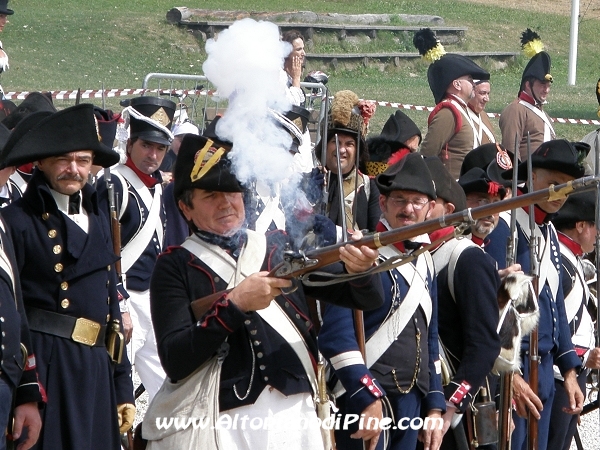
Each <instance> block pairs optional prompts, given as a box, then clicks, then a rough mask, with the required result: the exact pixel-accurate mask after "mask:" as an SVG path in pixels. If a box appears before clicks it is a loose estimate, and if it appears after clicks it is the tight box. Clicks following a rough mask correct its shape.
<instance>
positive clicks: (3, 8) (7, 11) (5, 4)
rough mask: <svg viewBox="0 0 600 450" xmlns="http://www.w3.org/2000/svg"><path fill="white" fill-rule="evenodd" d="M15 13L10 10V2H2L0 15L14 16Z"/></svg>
mask: <svg viewBox="0 0 600 450" xmlns="http://www.w3.org/2000/svg"><path fill="white" fill-rule="evenodd" d="M14 13H15V12H14V11H13V10H12V9H8V0H0V14H6V15H7V16H12V15H13V14H14Z"/></svg>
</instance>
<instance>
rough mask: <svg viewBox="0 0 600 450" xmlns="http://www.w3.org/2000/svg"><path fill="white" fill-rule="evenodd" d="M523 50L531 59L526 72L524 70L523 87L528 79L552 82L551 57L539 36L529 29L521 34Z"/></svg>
mask: <svg viewBox="0 0 600 450" xmlns="http://www.w3.org/2000/svg"><path fill="white" fill-rule="evenodd" d="M521 49H522V50H523V53H524V54H525V55H526V56H528V57H529V58H531V59H530V60H529V62H528V63H527V65H526V66H525V70H523V76H522V77H521V87H522V86H523V82H524V81H525V80H526V79H528V78H535V79H536V80H539V81H550V82H552V81H553V80H552V75H550V68H551V67H552V63H551V60H550V55H549V54H548V53H546V52H545V51H544V50H543V49H544V43H543V42H542V40H541V38H540V36H539V34H537V33H536V32H535V31H533V30H531V29H530V28H527V29H526V30H525V31H524V32H523V33H521Z"/></svg>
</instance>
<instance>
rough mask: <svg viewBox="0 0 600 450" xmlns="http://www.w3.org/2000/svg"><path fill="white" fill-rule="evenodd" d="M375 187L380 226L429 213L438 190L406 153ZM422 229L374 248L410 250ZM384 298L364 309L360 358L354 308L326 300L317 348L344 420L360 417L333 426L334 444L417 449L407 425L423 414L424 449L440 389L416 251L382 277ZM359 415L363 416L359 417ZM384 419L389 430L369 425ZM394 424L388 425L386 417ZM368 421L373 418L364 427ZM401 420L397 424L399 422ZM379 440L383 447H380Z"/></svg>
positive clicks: (432, 432)
mask: <svg viewBox="0 0 600 450" xmlns="http://www.w3.org/2000/svg"><path fill="white" fill-rule="evenodd" d="M376 183H377V187H378V188H379V191H380V192H381V195H380V197H379V206H380V207H381V211H382V216H381V219H380V221H379V223H378V224H377V226H376V230H377V231H379V232H382V231H386V230H391V229H396V228H402V227H405V226H409V225H413V224H416V223H420V222H423V221H425V220H427V219H428V218H430V214H431V211H432V210H433V208H434V206H435V198H436V192H435V187H434V185H433V181H432V179H431V175H430V173H429V169H428V168H427V165H426V164H425V162H424V161H423V158H422V156H421V155H419V154H418V153H410V154H408V155H407V156H406V157H404V158H403V159H402V160H400V161H399V162H397V163H396V164H394V165H392V166H390V167H389V168H388V169H387V170H386V171H385V172H384V173H382V174H380V175H378V176H377V178H376ZM428 242H429V237H428V236H427V235H422V236H417V237H415V238H414V239H411V240H410V241H404V242H399V243H397V244H395V245H390V246H386V247H382V248H380V255H381V258H380V259H381V261H382V262H383V261H385V260H387V259H389V258H391V257H396V256H398V254H405V255H409V254H411V253H413V252H415V251H417V249H419V248H421V246H422V243H428ZM381 279H382V284H383V288H384V293H385V295H386V297H385V302H384V304H383V306H381V307H380V308H378V309H376V310H373V311H369V312H365V313H364V324H365V336H366V338H367V343H366V360H365V358H363V356H362V355H361V353H360V351H359V350H358V349H359V347H358V344H357V340H356V336H355V333H354V324H353V318H352V311H351V310H349V309H346V308H341V307H338V306H334V305H327V306H326V308H325V310H324V312H323V326H322V328H321V331H320V334H319V347H320V350H321V352H322V353H323V355H324V356H325V357H326V358H327V359H329V361H330V362H331V364H332V366H333V368H334V369H335V375H336V377H337V380H338V382H337V385H336V386H335V389H334V393H335V394H336V396H337V397H338V399H337V405H338V406H339V407H340V413H341V414H342V415H343V417H344V419H343V420H342V422H344V420H346V418H349V417H351V415H352V414H354V415H356V417H357V418H358V417H362V420H361V423H360V424H359V423H358V422H355V423H352V424H350V426H349V427H343V428H345V429H342V430H337V431H336V443H337V447H338V448H343V449H349V450H354V449H358V450H362V448H363V447H362V445H363V443H362V440H370V446H369V450H374V449H383V448H386V449H392V450H401V449H407V448H415V447H416V445H417V438H418V435H419V430H418V429H414V428H413V427H409V426H407V424H408V423H409V421H411V420H413V419H417V420H419V419H420V418H421V414H424V415H425V416H427V417H428V418H430V419H434V420H432V421H430V422H429V424H430V426H429V427H428V429H427V430H421V433H422V439H423V440H424V443H425V445H424V447H425V449H430V450H436V449H438V448H439V446H440V444H441V438H442V423H443V422H442V419H441V416H442V414H443V412H444V411H445V401H444V395H443V393H442V385H441V378H440V371H439V367H440V366H439V361H438V357H439V351H438V337H437V301H436V285H435V281H434V269H433V261H432V260H431V256H430V255H429V253H428V252H422V253H420V254H419V256H417V257H416V258H415V260H414V261H413V262H410V263H406V264H403V265H401V266H399V267H397V268H394V269H391V270H389V271H388V272H382V275H381ZM361 414H362V415H364V416H361ZM382 419H384V420H386V421H387V424H388V425H390V426H389V427H388V429H387V430H384V431H383V432H382V429H381V428H380V427H378V426H377V425H375V426H373V423H375V424H385V423H386V422H383V423H382V422H381V420H382ZM392 422H393V423H392ZM369 424H371V425H370V426H369ZM403 424H404V425H405V426H402V425H403ZM384 446H385V447H384Z"/></svg>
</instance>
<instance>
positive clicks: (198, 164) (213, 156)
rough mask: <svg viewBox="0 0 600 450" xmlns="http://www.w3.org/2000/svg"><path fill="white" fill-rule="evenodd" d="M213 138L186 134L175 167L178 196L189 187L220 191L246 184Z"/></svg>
mask: <svg viewBox="0 0 600 450" xmlns="http://www.w3.org/2000/svg"><path fill="white" fill-rule="evenodd" d="M229 150H231V147H223V146H220V145H217V144H215V142H214V141H212V140H210V139H208V138H206V137H204V136H197V135H195V134H186V135H185V136H184V137H183V140H182V141H181V147H179V153H178V154H177V160H176V161H175V169H174V170H173V178H174V179H175V181H174V183H175V184H174V186H173V195H174V196H175V199H176V200H177V199H179V198H180V197H181V195H182V194H183V192H184V191H185V190H186V189H194V188H197V189H204V190H207V191H218V192H243V191H244V188H243V187H242V185H241V183H240V182H239V181H238V179H237V178H236V177H235V174H234V173H233V172H232V170H231V161H230V160H229V159H228V158H227V153H228V152H229Z"/></svg>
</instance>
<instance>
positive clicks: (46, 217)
mask: <svg viewBox="0 0 600 450" xmlns="http://www.w3.org/2000/svg"><path fill="white" fill-rule="evenodd" d="M49 218H50V214H48V213H47V212H45V213H44V214H42V219H44V220H48V219H49Z"/></svg>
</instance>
